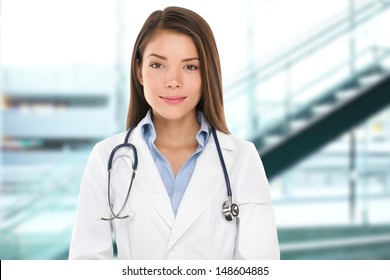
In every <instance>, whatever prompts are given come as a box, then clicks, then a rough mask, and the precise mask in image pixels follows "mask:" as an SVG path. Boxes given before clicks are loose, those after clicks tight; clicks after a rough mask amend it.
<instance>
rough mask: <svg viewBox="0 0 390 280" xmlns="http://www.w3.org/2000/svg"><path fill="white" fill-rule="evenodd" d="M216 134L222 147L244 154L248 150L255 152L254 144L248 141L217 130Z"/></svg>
mask: <svg viewBox="0 0 390 280" xmlns="http://www.w3.org/2000/svg"><path fill="white" fill-rule="evenodd" d="M217 136H218V139H219V142H220V144H221V147H222V148H223V149H226V150H231V151H233V152H235V153H237V154H245V153H248V152H250V153H256V154H257V149H256V147H255V145H254V144H253V143H252V142H250V141H247V140H244V139H241V138H239V137H237V136H234V135H232V134H225V133H223V132H220V131H218V132H217Z"/></svg>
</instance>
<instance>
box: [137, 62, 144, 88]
mask: <svg viewBox="0 0 390 280" xmlns="http://www.w3.org/2000/svg"><path fill="white" fill-rule="evenodd" d="M135 72H136V73H135V74H136V75H137V79H138V81H139V82H140V84H141V85H144V80H143V78H142V65H141V63H140V61H139V59H137V62H136V64H135Z"/></svg>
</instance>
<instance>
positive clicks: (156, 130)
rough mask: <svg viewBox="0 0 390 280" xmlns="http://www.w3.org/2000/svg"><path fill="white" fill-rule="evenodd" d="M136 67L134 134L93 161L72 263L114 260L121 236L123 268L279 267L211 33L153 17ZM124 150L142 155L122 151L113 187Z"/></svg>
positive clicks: (255, 171)
mask: <svg viewBox="0 0 390 280" xmlns="http://www.w3.org/2000/svg"><path fill="white" fill-rule="evenodd" d="M131 63H132V64H131V96H130V105H129V110H128V118H127V128H128V129H130V128H131V132H130V130H129V132H128V133H126V132H124V133H121V134H119V135H116V136H113V137H111V138H109V139H106V140H104V141H102V142H100V143H98V144H97V145H95V147H94V149H93V151H92V153H91V155H90V158H89V160H88V163H87V166H86V169H85V172H84V175H83V178H82V183H81V189H80V197H79V204H78V210H77V217H76V223H75V227H74V231H73V236H72V242H71V247H70V254H69V258H70V259H110V258H113V257H114V249H113V242H112V236H114V239H115V242H116V245H117V257H118V258H119V259H278V258H279V246H278V240H277V234H276V227H275V222H274V213H273V208H272V205H271V198H270V193H269V189H268V182H267V178H266V175H265V172H264V169H263V166H262V163H261V161H260V158H259V155H258V153H257V151H256V148H255V147H254V145H253V144H252V143H249V142H246V141H243V140H240V139H237V138H235V137H234V136H232V135H230V134H229V130H228V128H227V125H226V122H225V116H224V111H223V100H222V82H221V69H220V62H219V56H218V51H217V47H216V43H215V40H214V36H213V34H212V31H211V29H210V27H209V26H208V24H207V23H206V22H205V20H204V19H203V18H201V17H200V16H199V15H198V14H196V13H194V12H192V11H190V10H187V9H184V8H179V7H169V8H166V9H165V10H163V11H156V12H154V13H152V14H151V15H150V16H149V18H148V19H147V20H146V22H145V24H144V25H143V27H142V29H141V31H140V33H139V35H138V37H137V40H136V42H135V46H134V50H133V57H132V62H131ZM214 128H215V129H216V131H217V132H216V133H215V130H213V129H214ZM214 133H215V135H214ZM126 135H127V136H128V139H126V140H125V138H127V137H126ZM124 141H125V142H126V143H127V142H128V143H131V144H132V145H134V148H133V147H129V145H125V146H126V147H122V148H119V149H118V150H116V152H115V155H114V156H112V166H111V164H109V169H110V170H111V171H110V172H109V178H107V175H106V170H107V163H108V162H109V161H110V155H111V153H112V150H113V149H115V147H117V146H118V145H120V144H122V143H123V142H124ZM120 147H121V146H120ZM135 149H136V150H137V157H138V161H137V159H136V155H135ZM218 149H220V150H218ZM219 153H220V154H219ZM137 162H138V164H137ZM223 166H225V168H226V173H227V175H228V178H225V176H224V172H223ZM133 169H137V170H136V172H133ZM229 180H230V181H229ZM108 181H109V182H110V184H108ZM229 183H230V184H231V192H232V197H229V196H228V190H227V188H228V187H227V185H228V184H229ZM130 189H131V191H130ZM232 203H235V204H232ZM110 205H111V206H110ZM222 205H224V209H222ZM237 214H238V215H237ZM114 216H117V218H115V217H114ZM225 216H226V217H225ZM96 217H98V219H96Z"/></svg>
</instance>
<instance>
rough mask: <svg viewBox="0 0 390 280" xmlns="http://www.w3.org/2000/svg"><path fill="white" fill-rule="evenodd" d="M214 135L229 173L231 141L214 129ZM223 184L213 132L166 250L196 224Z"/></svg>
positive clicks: (183, 202) (182, 202)
mask: <svg viewBox="0 0 390 280" xmlns="http://www.w3.org/2000/svg"><path fill="white" fill-rule="evenodd" d="M217 134H218V139H219V143H220V145H221V149H222V154H223V157H224V160H225V164H226V168H227V170H228V172H229V170H230V167H231V165H232V163H233V156H232V154H231V152H229V151H233V150H234V144H233V142H232V140H231V139H230V138H229V137H228V136H227V135H225V134H223V133H220V132H217ZM225 186H226V184H225V178H224V176H223V171H222V167H221V163H220V161H219V157H218V152H217V149H216V146H215V141H214V138H213V136H212V134H210V137H209V141H208V144H207V145H206V147H205V149H204V150H203V152H202V154H201V155H200V157H199V158H198V160H197V163H196V167H195V169H194V172H193V174H192V177H191V180H190V182H189V184H188V186H187V190H186V192H185V194H184V196H183V199H182V201H181V203H180V206H179V209H178V212H177V216H176V221H175V224H174V227H173V229H172V233H171V237H170V240H169V243H168V248H167V250H169V249H170V248H171V247H172V246H174V244H175V243H176V242H177V241H178V240H179V239H180V237H181V236H182V235H183V234H184V233H185V232H186V231H187V230H188V229H189V228H190V227H191V226H192V225H193V224H194V223H195V221H196V220H197V219H198V218H199V216H200V215H201V214H202V212H203V211H204V210H205V209H206V208H207V206H208V205H209V204H210V203H211V201H212V200H213V198H214V196H215V195H216V194H217V192H218V191H219V190H220V188H224V189H225ZM221 207H222V205H221ZM221 211H222V210H221Z"/></svg>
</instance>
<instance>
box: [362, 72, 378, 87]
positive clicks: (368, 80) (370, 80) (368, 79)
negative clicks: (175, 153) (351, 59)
mask: <svg viewBox="0 0 390 280" xmlns="http://www.w3.org/2000/svg"><path fill="white" fill-rule="evenodd" d="M382 77H383V75H382V74H379V73H376V74H371V75H368V76H363V77H361V78H359V83H360V84H361V85H363V86H368V85H371V84H374V83H376V82H378V81H380V79H381V78H382Z"/></svg>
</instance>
